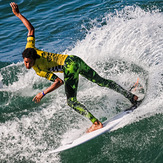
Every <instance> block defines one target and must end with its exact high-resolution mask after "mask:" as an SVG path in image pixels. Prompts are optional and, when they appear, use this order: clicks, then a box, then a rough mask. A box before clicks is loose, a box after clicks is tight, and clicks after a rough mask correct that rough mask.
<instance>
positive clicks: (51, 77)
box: [33, 66, 58, 82]
mask: <svg viewBox="0 0 163 163" xmlns="http://www.w3.org/2000/svg"><path fill="white" fill-rule="evenodd" d="M33 69H34V70H35V71H36V74H37V75H39V76H41V77H44V78H46V79H48V80H50V81H53V82H54V81H55V79H57V78H58V76H57V75H55V74H53V73H52V72H50V71H49V72H46V71H42V70H40V69H39V68H37V67H35V66H33Z"/></svg>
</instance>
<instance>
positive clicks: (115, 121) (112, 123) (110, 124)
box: [48, 102, 140, 154]
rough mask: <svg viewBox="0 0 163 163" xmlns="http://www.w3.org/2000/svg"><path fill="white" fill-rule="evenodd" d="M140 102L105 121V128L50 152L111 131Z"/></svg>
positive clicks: (58, 150) (62, 149)
mask: <svg viewBox="0 0 163 163" xmlns="http://www.w3.org/2000/svg"><path fill="white" fill-rule="evenodd" d="M139 104H140V102H139V103H138V104H137V105H136V106H132V107H131V108H129V109H127V110H125V111H123V112H121V113H120V114H118V115H116V116H115V117H113V118H112V119H110V120H107V121H105V122H104V123H103V128H101V129H98V130H96V131H93V132H90V133H85V134H84V135H82V136H81V137H79V138H77V139H76V140H74V141H72V142H69V143H68V144H65V145H63V146H60V147H59V148H57V149H55V150H52V151H49V152H48V153H49V154H51V153H56V152H61V151H64V150H67V149H70V148H73V147H76V146H78V145H80V144H83V143H85V142H87V141H89V140H91V139H94V138H95V137H97V136H99V135H101V134H103V133H105V132H109V131H110V130H111V129H113V128H114V127H115V126H116V125H118V124H119V123H120V122H121V121H122V120H123V119H124V118H125V117H126V116H127V114H129V113H131V112H132V111H133V110H135V109H136V108H137V107H138V105H139Z"/></svg>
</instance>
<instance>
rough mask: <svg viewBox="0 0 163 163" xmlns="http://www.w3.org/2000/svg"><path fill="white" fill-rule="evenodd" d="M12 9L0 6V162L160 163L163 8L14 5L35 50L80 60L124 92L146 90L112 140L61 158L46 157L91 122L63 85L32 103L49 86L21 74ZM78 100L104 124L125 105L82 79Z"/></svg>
mask: <svg viewBox="0 0 163 163" xmlns="http://www.w3.org/2000/svg"><path fill="white" fill-rule="evenodd" d="M9 3H10V1H8V0H0V162H1V163H46V162H48V163H162V162H163V71H162V70H163V1H161V0H155V1H154V0H148V1H145V0H137V1H136V0H121V1H120V0H90V1H85V0H83V1H81V0H67V1H65V0H54V1H50V0H44V1H43V0H39V1H38V0H29V1H25V0H17V1H16V3H17V4H19V8H20V11H21V13H22V14H23V15H24V16H25V17H27V18H28V19H29V20H30V22H31V23H32V24H33V26H34V27H35V30H36V33H35V35H36V47H37V48H39V49H44V50H46V51H49V52H55V53H63V54H74V55H77V56H79V57H81V58H82V59H83V60H85V61H86V62H87V63H88V64H89V65H90V66H91V67H93V68H94V69H95V70H96V71H97V72H98V73H99V74H100V75H101V76H103V77H105V78H108V79H112V80H115V81H116V82H118V83H119V84H120V85H122V86H123V87H124V88H126V89H129V88H130V87H131V86H132V85H133V84H134V82H135V81H136V80H137V78H139V81H140V83H141V85H142V86H143V87H144V88H145V92H146V96H145V99H144V101H143V103H142V105H141V106H140V107H139V108H138V109H137V110H135V111H134V112H133V113H132V114H130V115H128V117H127V118H126V119H125V120H124V121H123V122H122V123H121V124H119V125H118V126H116V128H115V129H114V130H113V131H112V132H111V133H105V134H103V135H101V136H99V137H97V138H96V139H94V140H92V141H89V142H87V143H86V144H83V145H81V146H78V147H76V148H73V149H70V150H67V151H64V152H61V153H58V154H47V151H49V150H53V149H55V148H57V147H59V146H60V145H61V144H64V143H67V142H69V141H71V140H72V139H74V138H76V137H78V136H79V135H80V134H82V133H83V132H84V131H85V130H86V129H87V128H89V127H90V125H91V123H90V122H89V121H88V120H87V119H85V118H83V117H81V116H80V115H78V114H77V113H76V112H74V111H73V110H72V109H71V108H69V107H68V106H67V104H66V97H65V93H64V87H63V86H62V87H60V88H59V89H58V90H56V91H54V92H52V93H51V94H48V95H46V97H45V98H44V99H43V100H42V101H41V102H40V103H39V104H35V103H33V102H32V99H33V97H34V96H35V95H36V94H37V93H38V92H40V91H41V90H44V89H45V88H46V87H48V86H49V85H50V84H51V83H50V82H49V81H47V80H45V79H43V78H40V77H39V76H37V75H36V74H35V72H34V70H32V69H31V70H26V69H25V67H24V65H23V59H22V57H21V53H22V51H23V50H24V48H25V45H26V36H27V30H26V28H25V27H24V25H23V24H22V23H21V21H20V20H19V19H18V18H17V17H15V16H14V15H13V13H12V11H11V8H10V6H9ZM59 77H61V78H63V76H62V74H59ZM78 100H79V101H81V102H82V103H83V104H85V105H86V106H87V108H88V109H89V110H90V111H91V112H92V113H93V114H94V115H95V116H96V117H98V118H99V119H100V120H101V121H104V120H106V119H109V118H111V117H112V116H114V115H116V114H117V113H119V112H120V111H122V110H124V109H126V108H127V107H128V106H130V103H129V101H128V100H127V99H125V98H124V97H123V96H122V95H120V94H118V93H116V92H114V91H112V90H109V89H106V88H101V87H99V86H97V85H95V84H92V83H91V82H89V81H87V80H86V79H84V78H82V77H80V82H79V90H78Z"/></svg>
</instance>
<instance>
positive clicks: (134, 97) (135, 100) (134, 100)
mask: <svg viewBox="0 0 163 163" xmlns="http://www.w3.org/2000/svg"><path fill="white" fill-rule="evenodd" d="M137 100H138V96H136V95H133V96H132V99H131V100H130V101H131V103H132V104H133V105H135V104H137Z"/></svg>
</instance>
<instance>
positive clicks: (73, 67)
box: [64, 56, 98, 123]
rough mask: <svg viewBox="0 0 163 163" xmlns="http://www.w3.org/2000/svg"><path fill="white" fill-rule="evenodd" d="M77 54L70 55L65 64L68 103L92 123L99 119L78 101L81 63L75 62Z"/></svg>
mask: <svg viewBox="0 0 163 163" xmlns="http://www.w3.org/2000/svg"><path fill="white" fill-rule="evenodd" d="M75 59H76V57H75V56H69V57H68V58H67V59H66V60H65V65H64V84H65V92H66V96H67V103H68V105H69V106H70V107H72V108H73V109H74V110H75V111H77V112H78V113H79V114H81V115H83V116H85V117H86V118H88V119H89V120H90V121H91V122H92V123H94V122H96V121H98V119H97V118H95V117H94V116H93V115H92V114H91V113H90V112H89V111H88V110H87V109H86V107H85V106H84V105H82V104H81V103H80V102H78V101H77V98H76V96H77V87H78V80H79V71H80V63H79V62H75V61H74V60H75Z"/></svg>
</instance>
